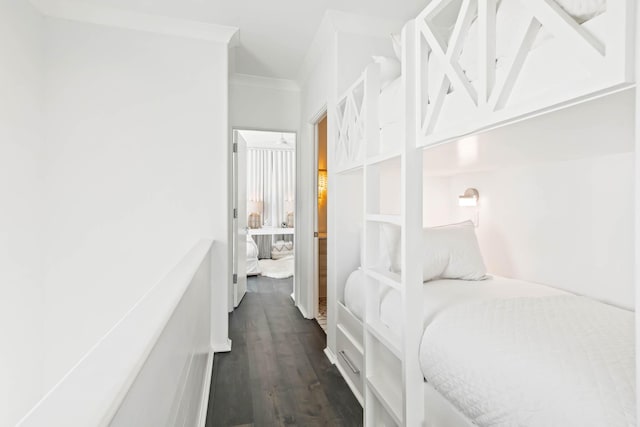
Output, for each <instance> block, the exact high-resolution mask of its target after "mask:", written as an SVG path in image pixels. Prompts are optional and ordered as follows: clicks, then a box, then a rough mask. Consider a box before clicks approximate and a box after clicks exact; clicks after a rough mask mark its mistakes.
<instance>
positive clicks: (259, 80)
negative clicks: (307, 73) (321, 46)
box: [229, 73, 300, 92]
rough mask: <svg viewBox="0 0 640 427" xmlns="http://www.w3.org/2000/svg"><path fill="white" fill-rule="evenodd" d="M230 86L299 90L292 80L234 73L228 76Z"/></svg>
mask: <svg viewBox="0 0 640 427" xmlns="http://www.w3.org/2000/svg"><path fill="white" fill-rule="evenodd" d="M229 84H230V85H232V86H247V87H259V88H267V89H276V90H286V91H292V92H299V91H300V87H299V86H298V83H297V82H296V81H294V80H287V79H276V78H271V77H262V76H253V75H250V74H241V73H234V74H231V75H230V76H229Z"/></svg>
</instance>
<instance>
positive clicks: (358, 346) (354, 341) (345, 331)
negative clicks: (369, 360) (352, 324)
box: [336, 325, 364, 353]
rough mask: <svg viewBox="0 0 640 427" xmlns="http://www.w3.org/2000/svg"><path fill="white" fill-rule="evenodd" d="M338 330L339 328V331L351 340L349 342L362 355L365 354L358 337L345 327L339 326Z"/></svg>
mask: <svg viewBox="0 0 640 427" xmlns="http://www.w3.org/2000/svg"><path fill="white" fill-rule="evenodd" d="M336 328H338V330H339V331H340V332H342V334H343V335H344V336H345V337H347V338H348V339H349V341H351V343H352V344H353V346H354V347H355V348H356V350H358V351H359V352H360V353H364V349H363V348H362V345H361V344H360V340H358V339H357V338H356V337H354V336H353V334H352V333H351V331H349V330H348V329H347V328H346V327H344V326H343V325H337V326H336Z"/></svg>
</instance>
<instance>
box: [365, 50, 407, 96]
mask: <svg viewBox="0 0 640 427" xmlns="http://www.w3.org/2000/svg"><path fill="white" fill-rule="evenodd" d="M372 58H373V62H375V63H376V64H380V88H381V89H384V88H385V87H387V86H389V84H390V83H391V82H393V81H394V80H395V79H397V78H398V77H400V73H401V72H402V70H401V66H400V61H398V60H397V59H396V58H389V57H387V56H373V57H372Z"/></svg>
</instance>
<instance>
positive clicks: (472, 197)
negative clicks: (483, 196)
mask: <svg viewBox="0 0 640 427" xmlns="http://www.w3.org/2000/svg"><path fill="white" fill-rule="evenodd" d="M479 198H480V193H478V190H476V189H475V188H467V189H466V190H464V194H463V195H462V196H458V206H461V207H476V206H478V199H479Z"/></svg>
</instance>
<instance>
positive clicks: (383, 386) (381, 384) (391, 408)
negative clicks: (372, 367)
mask: <svg viewBox="0 0 640 427" xmlns="http://www.w3.org/2000/svg"><path fill="white" fill-rule="evenodd" d="M367 387H368V388H369V390H370V391H371V393H373V395H374V396H375V397H376V398H377V400H378V401H379V402H380V404H381V405H382V406H383V407H384V409H385V410H386V411H387V413H388V414H389V415H390V416H391V418H392V419H393V421H394V422H395V423H396V424H398V425H399V426H401V425H404V424H403V422H402V421H403V418H402V406H403V405H402V390H401V388H400V387H399V386H398V385H396V384H394V383H393V382H391V381H385V379H384V378H383V377H376V376H371V377H367Z"/></svg>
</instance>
